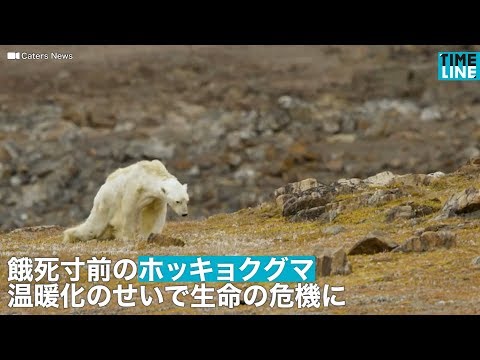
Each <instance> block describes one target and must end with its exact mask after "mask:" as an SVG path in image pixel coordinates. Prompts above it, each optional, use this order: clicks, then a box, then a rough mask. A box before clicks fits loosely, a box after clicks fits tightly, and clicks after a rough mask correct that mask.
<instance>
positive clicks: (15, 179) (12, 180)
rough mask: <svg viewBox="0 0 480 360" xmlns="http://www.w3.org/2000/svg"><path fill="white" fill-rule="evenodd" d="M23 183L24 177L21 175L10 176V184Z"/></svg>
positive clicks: (17, 184) (18, 184)
mask: <svg viewBox="0 0 480 360" xmlns="http://www.w3.org/2000/svg"><path fill="white" fill-rule="evenodd" d="M21 184H22V179H21V178H20V176H17V175H14V176H12V177H11V178H10V185H12V186H20V185H21Z"/></svg>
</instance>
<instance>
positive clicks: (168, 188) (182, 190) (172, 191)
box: [162, 178, 190, 216]
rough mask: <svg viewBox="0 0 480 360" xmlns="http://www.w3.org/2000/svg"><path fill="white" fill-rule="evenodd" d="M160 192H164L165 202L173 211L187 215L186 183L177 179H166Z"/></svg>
mask: <svg viewBox="0 0 480 360" xmlns="http://www.w3.org/2000/svg"><path fill="white" fill-rule="evenodd" d="M162 192H163V193H164V194H165V198H166V199H167V204H168V205H170V207H171V208H172V209H173V211H175V213H176V214H177V215H181V216H187V215H188V201H189V200H190V199H189V197H188V193H187V184H183V185H182V184H181V183H180V182H179V181H178V180H177V179H175V178H172V179H168V180H166V181H165V182H164V183H163V184H162Z"/></svg>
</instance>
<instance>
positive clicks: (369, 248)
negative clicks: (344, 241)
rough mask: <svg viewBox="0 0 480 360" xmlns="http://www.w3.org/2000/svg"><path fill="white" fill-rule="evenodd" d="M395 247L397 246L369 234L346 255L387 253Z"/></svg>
mask: <svg viewBox="0 0 480 360" xmlns="http://www.w3.org/2000/svg"><path fill="white" fill-rule="evenodd" d="M397 246H398V244H396V243H394V242H391V241H388V240H385V239H383V238H381V237H380V236H376V235H373V234H371V235H367V236H366V237H365V238H363V239H361V240H359V241H357V242H356V243H355V245H353V246H352V248H351V249H350V251H349V252H348V255H371V254H376V253H379V252H389V251H392V250H393V249H395V248H396V247H397Z"/></svg>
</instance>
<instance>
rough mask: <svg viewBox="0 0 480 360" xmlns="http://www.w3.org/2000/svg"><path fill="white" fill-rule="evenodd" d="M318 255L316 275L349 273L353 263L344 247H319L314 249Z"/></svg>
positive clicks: (316, 255)
mask: <svg viewBox="0 0 480 360" xmlns="http://www.w3.org/2000/svg"><path fill="white" fill-rule="evenodd" d="M314 255H315V257H316V276H317V277H322V276H330V275H348V274H350V273H351V272H352V265H351V264H350V262H349V261H348V258H347V254H346V253H345V250H343V249H342V248H337V249H335V248H324V247H319V248H317V249H316V250H315V251H314Z"/></svg>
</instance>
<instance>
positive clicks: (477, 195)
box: [437, 187, 480, 219]
mask: <svg viewBox="0 0 480 360" xmlns="http://www.w3.org/2000/svg"><path fill="white" fill-rule="evenodd" d="M478 210H480V191H479V190H477V189H475V188H474V187H470V188H468V189H466V190H464V191H462V192H459V193H456V194H453V195H452V196H450V198H449V199H448V200H447V201H446V203H445V205H443V208H442V210H441V213H440V215H439V216H438V217H437V218H438V219H445V218H449V217H453V216H457V215H466V214H470V213H474V212H476V211H478Z"/></svg>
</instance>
